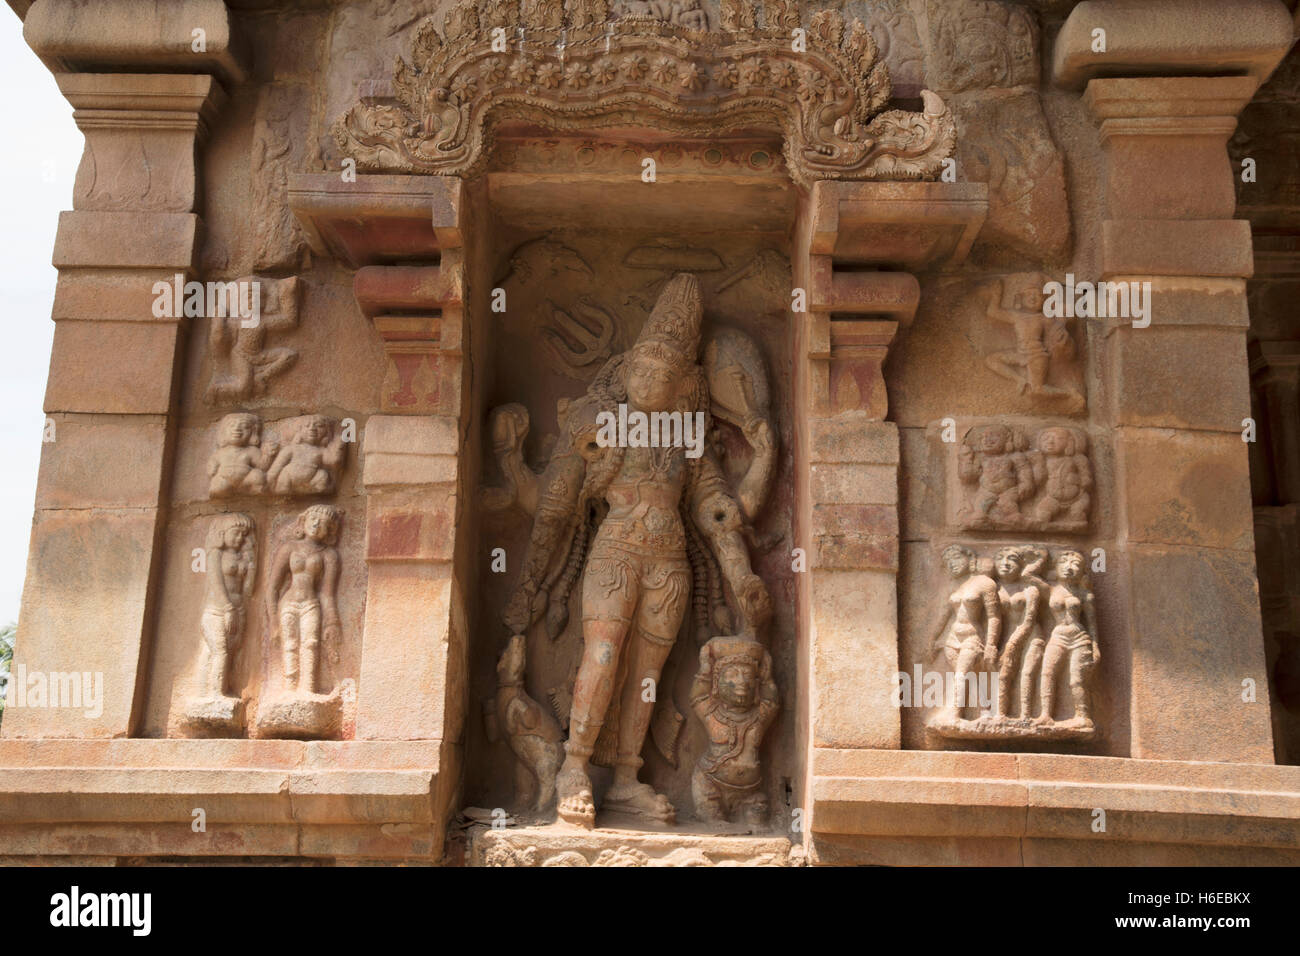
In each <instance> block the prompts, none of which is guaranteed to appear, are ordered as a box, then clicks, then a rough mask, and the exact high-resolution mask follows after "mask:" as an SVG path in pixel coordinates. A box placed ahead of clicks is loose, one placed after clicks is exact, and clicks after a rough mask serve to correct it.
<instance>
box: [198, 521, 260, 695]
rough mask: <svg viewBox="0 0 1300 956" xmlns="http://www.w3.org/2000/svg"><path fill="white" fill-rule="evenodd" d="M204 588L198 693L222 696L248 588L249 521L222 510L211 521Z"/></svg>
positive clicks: (252, 555) (252, 554) (251, 563)
mask: <svg viewBox="0 0 1300 956" xmlns="http://www.w3.org/2000/svg"><path fill="white" fill-rule="evenodd" d="M204 554H205V557H206V561H207V591H206V593H205V594H204V599H203V616H202V617H201V618H200V619H199V628H200V630H202V632H203V649H202V651H201V657H200V659H199V695H200V696H201V697H203V698H208V699H210V698H214V697H224V696H226V689H225V683H226V668H227V664H228V662H229V660H230V655H231V654H232V653H234V651H235V650H236V649H237V648H238V647H239V642H240V639H241V638H242V637H243V635H244V623H245V616H246V613H247V606H248V597H249V595H250V594H251V593H252V590H253V581H254V579H255V576H256V573H255V566H256V545H255V543H254V541H253V519H252V518H250V517H249V516H248V515H245V514H226V515H220V516H218V517H217V518H215V519H213V521H212V524H211V525H210V526H209V527H208V538H207V541H206V542H204Z"/></svg>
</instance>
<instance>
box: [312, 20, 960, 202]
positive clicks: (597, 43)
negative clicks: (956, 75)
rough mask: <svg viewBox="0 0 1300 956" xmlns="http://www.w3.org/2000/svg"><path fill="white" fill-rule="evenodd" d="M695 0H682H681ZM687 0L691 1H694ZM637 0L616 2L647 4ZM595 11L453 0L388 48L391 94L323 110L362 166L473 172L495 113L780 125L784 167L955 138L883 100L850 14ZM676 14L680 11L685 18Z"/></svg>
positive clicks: (847, 167) (717, 129) (923, 148)
mask: <svg viewBox="0 0 1300 956" xmlns="http://www.w3.org/2000/svg"><path fill="white" fill-rule="evenodd" d="M677 3H678V4H683V3H684V5H686V6H692V4H691V0H677ZM695 6H698V5H697V4H696V5H695ZM640 7H647V8H649V7H650V4H647V3H639V4H637V3H626V4H622V5H621V6H620V9H621V10H623V11H627V10H629V9H630V10H632V11H633V12H634V13H643V12H644V11H641V10H640ZM674 19H676V20H677V21H678V22H676V23H674V22H671V21H670V20H669V19H659V18H657V17H654V16H645V15H623V16H617V12H616V13H615V14H614V15H612V16H610V17H609V18H608V19H607V8H606V6H605V4H604V0H568V2H567V3H565V5H564V6H561V2H560V0H524V3H523V8H522V11H521V9H520V5H519V4H518V3H517V2H498V0H477V2H475V0H462V2H461V3H460V4H459V5H458V6H456V7H455V8H453V9H452V10H451V12H449V13H448V14H447V17H446V21H445V23H444V29H443V31H442V32H440V31H439V30H437V29H436V28H435V27H434V24H433V21H432V19H429V20H425V21H424V23H422V24H421V25H420V26H419V28H418V29H417V31H416V35H415V41H414V44H413V51H412V54H413V55H412V62H411V63H409V64H408V63H407V62H406V61H405V60H403V59H401V58H399V59H398V61H397V67H396V73H395V76H394V86H395V91H396V100H397V102H396V103H392V102H388V103H363V104H360V105H358V106H355V107H353V108H352V109H351V110H349V111H348V112H347V113H346V114H345V115H344V116H343V117H341V118H340V119H339V120H338V121H337V122H336V123H335V125H334V136H335V139H336V140H337V142H338V144H339V146H340V148H341V149H342V150H343V151H344V153H345V154H346V155H348V156H350V157H352V158H353V159H355V160H356V161H357V165H358V166H359V167H360V168H361V169H364V170H370V171H376V172H411V173H435V174H438V175H444V176H463V177H471V176H474V175H476V174H477V173H479V172H480V171H481V170H482V169H483V166H484V165H485V163H486V162H487V159H488V155H489V153H490V144H491V136H492V130H493V128H494V127H495V126H498V125H500V124H501V123H503V122H516V123H527V124H532V125H536V126H539V127H542V128H544V129H551V130H559V131H581V130H588V129H598V128H611V127H646V126H649V127H652V128H654V129H658V130H661V131H664V132H667V133H671V134H674V135H685V136H691V137H697V138H701V137H710V136H716V135H721V134H723V133H727V132H731V131H738V130H756V129H757V130H772V131H774V132H775V131H778V130H779V131H780V133H781V135H782V137H783V140H784V150H785V156H786V161H787V163H788V165H789V168H790V170H791V175H792V176H793V178H794V179H795V181H796V182H799V183H801V184H804V185H807V184H808V183H810V182H811V181H813V180H817V179H926V178H932V177H935V176H937V174H938V173H939V171H940V169H941V167H942V163H943V160H944V159H945V158H947V157H948V156H950V155H951V154H952V152H953V149H954V146H955V143H956V130H955V127H954V124H953V119H952V115H951V113H949V111H948V109H947V107H946V106H945V105H944V103H943V101H942V100H940V98H939V97H938V96H936V95H935V94H934V93H931V92H930V91H928V90H926V91H923V93H922V97H923V100H924V110H923V111H922V112H920V113H913V112H908V111H905V110H888V111H884V112H882V110H884V107H885V104H886V103H887V102H888V100H889V95H890V81H889V71H888V69H887V68H886V66H885V64H884V62H883V61H881V60H880V59H879V55H878V51H877V49H876V43H875V41H874V39H872V36H871V34H870V33H869V32H868V30H867V28H866V27H865V26H863V25H862V23H861V22H860V21H858V20H854V21H852V22H851V23H846V22H845V20H844V18H843V17H842V16H841V15H840V14H838V13H836V12H834V11H822V12H820V13H818V14H817V15H816V16H814V17H813V18H812V20H811V22H810V23H809V25H808V27H807V35H806V48H805V49H803V50H796V49H795V46H796V43H795V41H794V39H793V38H792V30H793V27H795V26H798V24H799V12H798V9H797V6H796V5H795V4H794V3H791V2H782V0H769V2H768V3H767V4H766V23H765V25H764V26H762V27H759V26H756V20H757V15H756V10H755V7H754V5H753V4H743V5H742V4H740V3H737V2H736V0H723V3H722V26H723V29H722V30H720V31H707V30H699V29H694V28H693V27H694V26H698V25H699V24H700V22H701V21H700V20H698V19H695V20H692V19H691V18H682V17H676V18H674ZM683 19H685V20H686V23H687V24H688V25H683V22H682V21H683Z"/></svg>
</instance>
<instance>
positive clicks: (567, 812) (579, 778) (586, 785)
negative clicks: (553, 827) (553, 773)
mask: <svg viewBox="0 0 1300 956" xmlns="http://www.w3.org/2000/svg"><path fill="white" fill-rule="evenodd" d="M555 793H556V795H557V796H558V797H559V803H558V811H559V814H560V819H561V820H563V821H565V822H566V823H576V824H577V825H578V826H580V827H586V828H587V829H588V830H590V829H592V828H593V827H595V825H596V802H595V800H593V799H592V796H591V778H590V777H588V776H587V774H586V773H585V772H584V771H583V770H581V769H580V768H577V767H566V768H564V769H562V770H561V771H560V774H559V776H557V777H556V778H555Z"/></svg>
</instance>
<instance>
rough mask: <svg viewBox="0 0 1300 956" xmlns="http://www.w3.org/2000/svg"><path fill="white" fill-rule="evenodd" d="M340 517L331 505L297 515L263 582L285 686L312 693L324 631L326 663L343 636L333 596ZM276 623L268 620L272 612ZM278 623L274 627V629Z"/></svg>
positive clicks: (335, 589)
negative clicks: (280, 644)
mask: <svg viewBox="0 0 1300 956" xmlns="http://www.w3.org/2000/svg"><path fill="white" fill-rule="evenodd" d="M341 520H342V514H341V513H340V512H339V510H338V509H337V508H334V507H332V506H330V505H312V506H311V507H310V508H308V509H307V510H306V511H304V512H303V513H302V514H300V515H299V516H298V520H297V522H295V524H294V530H293V537H292V538H291V539H290V540H288V541H286V542H285V543H284V544H282V545H281V546H280V548H279V550H277V551H276V553H275V558H274V560H272V562H271V575H270V580H269V581H268V582H267V612H266V613H267V618H268V620H267V630H268V631H269V632H270V633H271V635H272V639H273V640H274V639H275V637H276V636H278V637H279V639H280V641H281V642H282V647H283V661H284V686H285V689H286V690H289V691H302V692H304V693H307V694H314V693H316V661H317V659H318V656H319V652H320V643H321V639H322V632H323V636H324V640H325V643H326V644H327V645H328V646H329V651H330V659H331V660H333V661H336V662H337V661H338V644H339V639H340V636H341V634H342V624H341V623H340V620H339V611H338V604H337V601H336V592H337V589H338V583H339V552H338V549H337V548H336V547H335V543H336V542H337V541H338V534H339V523H340V521H341ZM272 606H274V607H275V609H276V615H277V617H276V620H275V621H272V620H270V617H271V607H272ZM277 624H278V628H277Z"/></svg>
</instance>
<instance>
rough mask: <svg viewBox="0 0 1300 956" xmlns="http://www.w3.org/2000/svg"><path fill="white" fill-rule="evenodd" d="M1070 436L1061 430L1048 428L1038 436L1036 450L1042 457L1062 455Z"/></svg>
mask: <svg viewBox="0 0 1300 956" xmlns="http://www.w3.org/2000/svg"><path fill="white" fill-rule="evenodd" d="M1069 440H1070V436H1069V435H1068V434H1066V432H1065V429H1063V428H1049V429H1047V430H1046V431H1044V432H1043V433H1042V434H1041V435H1039V436H1038V449H1039V451H1041V452H1042V453H1043V454H1044V455H1063V454H1065V446H1066V445H1067V444H1068V443H1069Z"/></svg>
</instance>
